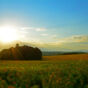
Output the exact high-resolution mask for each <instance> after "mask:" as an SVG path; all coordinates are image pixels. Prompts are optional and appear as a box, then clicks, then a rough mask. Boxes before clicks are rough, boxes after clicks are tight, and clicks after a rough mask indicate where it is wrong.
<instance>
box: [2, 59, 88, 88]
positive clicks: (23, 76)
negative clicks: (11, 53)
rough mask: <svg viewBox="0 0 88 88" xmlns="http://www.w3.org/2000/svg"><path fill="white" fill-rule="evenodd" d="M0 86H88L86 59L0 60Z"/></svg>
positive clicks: (11, 87)
mask: <svg viewBox="0 0 88 88" xmlns="http://www.w3.org/2000/svg"><path fill="white" fill-rule="evenodd" d="M0 88H88V61H87V60H63V61H61V60H60V61H0Z"/></svg>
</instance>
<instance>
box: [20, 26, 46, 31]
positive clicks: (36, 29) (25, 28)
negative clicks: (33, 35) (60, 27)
mask: <svg viewBox="0 0 88 88" xmlns="http://www.w3.org/2000/svg"><path fill="white" fill-rule="evenodd" d="M21 29H22V30H35V31H46V30H47V29H46V28H35V27H22V28H21Z"/></svg>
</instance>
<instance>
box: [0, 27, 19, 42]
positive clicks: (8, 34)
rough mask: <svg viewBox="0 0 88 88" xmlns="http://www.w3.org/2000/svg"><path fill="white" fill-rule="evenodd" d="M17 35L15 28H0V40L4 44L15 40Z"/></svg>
mask: <svg viewBox="0 0 88 88" xmlns="http://www.w3.org/2000/svg"><path fill="white" fill-rule="evenodd" d="M17 39H18V37H17V33H16V29H15V27H12V26H4V27H0V40H1V41H2V42H4V43H8V42H12V41H14V40H17Z"/></svg>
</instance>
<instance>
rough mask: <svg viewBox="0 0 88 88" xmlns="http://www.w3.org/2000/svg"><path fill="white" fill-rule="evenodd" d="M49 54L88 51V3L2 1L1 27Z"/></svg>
mask: <svg viewBox="0 0 88 88" xmlns="http://www.w3.org/2000/svg"><path fill="white" fill-rule="evenodd" d="M2 25H11V26H12V25H13V26H15V28H16V30H17V33H18V35H19V39H18V40H19V41H23V42H29V43H34V44H35V45H36V46H38V47H40V48H45V49H47V50H88V0H0V26H2Z"/></svg>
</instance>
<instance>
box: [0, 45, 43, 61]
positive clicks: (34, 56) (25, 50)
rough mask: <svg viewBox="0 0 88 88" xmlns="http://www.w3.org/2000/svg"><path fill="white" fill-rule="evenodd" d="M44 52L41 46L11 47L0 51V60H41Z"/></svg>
mask: <svg viewBox="0 0 88 88" xmlns="http://www.w3.org/2000/svg"><path fill="white" fill-rule="evenodd" d="M41 59H42V52H41V50H40V49H39V48H37V47H36V48H33V47H30V46H27V45H24V46H19V44H16V47H11V48H9V49H4V50H2V51H1V52H0V60H41Z"/></svg>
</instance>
